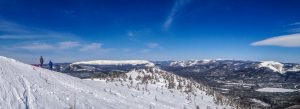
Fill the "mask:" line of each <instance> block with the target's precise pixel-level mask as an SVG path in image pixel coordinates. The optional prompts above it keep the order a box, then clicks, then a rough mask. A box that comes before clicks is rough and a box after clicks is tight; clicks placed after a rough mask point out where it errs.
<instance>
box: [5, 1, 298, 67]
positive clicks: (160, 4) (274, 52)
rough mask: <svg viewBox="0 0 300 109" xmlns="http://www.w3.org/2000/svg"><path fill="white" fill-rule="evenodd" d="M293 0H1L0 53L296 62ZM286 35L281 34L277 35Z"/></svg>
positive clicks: (27, 57)
mask: <svg viewBox="0 0 300 109" xmlns="http://www.w3.org/2000/svg"><path fill="white" fill-rule="evenodd" d="M299 32H300V1H299V0H48V1H47V0H1V1H0V55H4V56H7V57H12V58H16V59H19V60H22V61H25V62H29V63H35V62H37V60H36V59H37V58H38V57H39V56H40V55H43V56H44V57H46V59H52V60H53V61H54V62H70V61H72V62H73V61H79V60H92V59H147V60H187V59H239V60H257V61H262V60H274V61H281V62H297V63H300V47H299V46H298V45H297V44H299V43H300V41H299V38H296V39H295V40H297V41H296V42H293V43H295V44H296V46H295V44H294V45H293V46H285V45H280V44H282V43H280V44H279V45H278V44H277V45H276V44H273V43H272V44H273V45H272V44H270V43H267V44H265V43H263V44H260V45H253V43H255V42H258V41H263V40H265V39H268V38H272V37H277V36H282V35H294V34H296V36H295V37H299V34H298V33H299ZM285 43H286V42H285Z"/></svg>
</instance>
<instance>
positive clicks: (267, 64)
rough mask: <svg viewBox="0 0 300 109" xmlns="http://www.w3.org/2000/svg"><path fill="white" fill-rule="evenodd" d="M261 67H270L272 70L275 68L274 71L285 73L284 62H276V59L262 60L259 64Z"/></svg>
mask: <svg viewBox="0 0 300 109" xmlns="http://www.w3.org/2000/svg"><path fill="white" fill-rule="evenodd" d="M258 66H259V68H260V67H266V68H269V69H271V70H273V71H274V72H279V73H281V74H283V73H285V71H284V69H283V66H284V65H283V64H282V63H279V62H275V61H262V62H261V63H260V64H259V65H258Z"/></svg>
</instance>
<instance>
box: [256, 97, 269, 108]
mask: <svg viewBox="0 0 300 109" xmlns="http://www.w3.org/2000/svg"><path fill="white" fill-rule="evenodd" d="M251 101H252V102H254V103H257V104H259V105H261V106H264V107H269V106H270V104H268V103H265V102H263V101H261V100H258V99H255V98H252V99H251Z"/></svg>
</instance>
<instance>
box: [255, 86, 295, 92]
mask: <svg viewBox="0 0 300 109" xmlns="http://www.w3.org/2000/svg"><path fill="white" fill-rule="evenodd" d="M256 91H258V92H295V91H297V90H295V89H285V88H272V87H264V88H260V89H257V90H256Z"/></svg>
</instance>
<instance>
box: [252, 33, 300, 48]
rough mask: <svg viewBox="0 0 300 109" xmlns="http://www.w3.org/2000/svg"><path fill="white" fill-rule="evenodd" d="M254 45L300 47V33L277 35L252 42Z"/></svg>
mask: <svg viewBox="0 0 300 109" xmlns="http://www.w3.org/2000/svg"><path fill="white" fill-rule="evenodd" d="M251 45H252V46H280V47H300V33H297V34H290V35H282V36H276V37H272V38H268V39H265V40H262V41H257V42H254V43H252V44H251Z"/></svg>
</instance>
